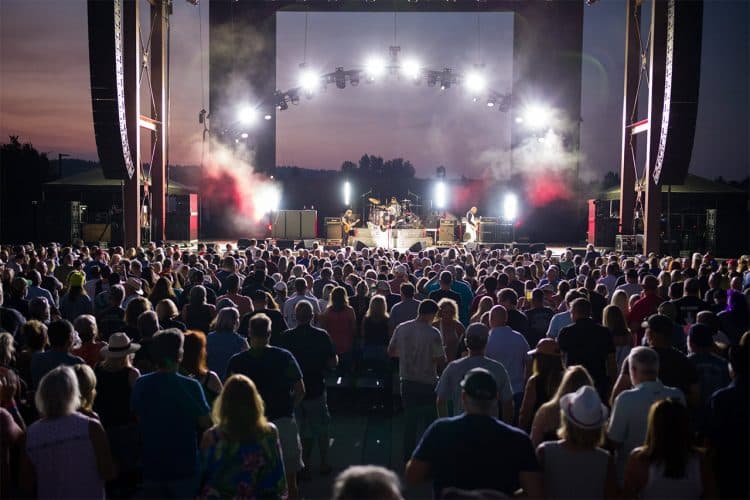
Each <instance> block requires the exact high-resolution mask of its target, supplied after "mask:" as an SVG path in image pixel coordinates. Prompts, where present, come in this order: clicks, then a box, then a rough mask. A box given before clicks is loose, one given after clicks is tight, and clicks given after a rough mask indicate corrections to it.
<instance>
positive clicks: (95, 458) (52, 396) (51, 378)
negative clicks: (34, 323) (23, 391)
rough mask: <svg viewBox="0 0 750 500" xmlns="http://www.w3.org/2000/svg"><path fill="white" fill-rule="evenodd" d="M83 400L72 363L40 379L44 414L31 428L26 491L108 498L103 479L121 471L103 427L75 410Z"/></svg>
mask: <svg viewBox="0 0 750 500" xmlns="http://www.w3.org/2000/svg"><path fill="white" fill-rule="evenodd" d="M80 398H81V393H80V390H79V387H78V380H77V378H76V375H75V373H74V372H73V369H72V368H70V367H69V366H59V367H57V368H55V369H53V370H51V371H50V372H48V373H47V374H46V375H45V376H44V377H42V379H41V381H40V382H39V388H38V389H37V392H36V396H35V402H36V406H37V409H38V410H39V413H40V414H41V416H42V418H41V419H40V420H38V421H36V422H35V423H33V424H32V425H31V426H30V427H29V430H28V434H27V437H26V456H25V457H24V460H23V463H22V473H21V477H22V483H23V484H24V486H25V488H24V489H25V490H26V493H27V494H30V495H34V496H37V497H39V498H104V482H105V481H107V480H110V479H114V478H115V476H116V475H117V468H116V466H115V464H114V462H113V461H112V454H111V452H110V448H109V442H108V440H107V434H106V433H105V432H104V429H103V428H102V425H101V424H100V423H99V422H98V421H97V420H95V419H92V418H89V417H87V416H85V415H83V414H82V413H79V412H77V411H76V410H77V409H78V407H79V406H80V401H81V399H80ZM73 457H74V459H73Z"/></svg>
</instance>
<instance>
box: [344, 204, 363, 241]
mask: <svg viewBox="0 0 750 500" xmlns="http://www.w3.org/2000/svg"><path fill="white" fill-rule="evenodd" d="M358 222H359V219H357V220H354V214H353V213H352V211H351V209H349V210H347V211H346V212H344V216H343V217H341V240H342V241H341V244H342V246H344V247H347V246H349V236H354V226H356V225H357V223H358Z"/></svg>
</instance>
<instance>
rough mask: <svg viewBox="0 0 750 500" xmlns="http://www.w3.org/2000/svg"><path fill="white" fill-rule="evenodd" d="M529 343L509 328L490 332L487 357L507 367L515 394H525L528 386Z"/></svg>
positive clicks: (495, 329) (504, 327)
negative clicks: (524, 391)
mask: <svg viewBox="0 0 750 500" xmlns="http://www.w3.org/2000/svg"><path fill="white" fill-rule="evenodd" d="M529 350H530V349H529V343H528V342H527V341H526V339H525V338H524V336H523V335H521V334H520V333H518V332H517V331H515V330H513V329H512V328H511V327H509V326H500V327H496V328H493V329H492V330H490V338H489V339H488V340H487V350H486V351H485V355H486V356H487V357H488V358H492V359H494V360H495V361H497V362H498V363H500V364H501V365H503V366H504V367H505V369H506V370H507V371H508V376H509V377H510V386H511V388H512V389H513V394H518V393H519V392H523V389H524V387H525V385H526V380H525V379H526V371H525V369H526V360H527V359H528V358H529V355H528V354H527V353H528V352H529Z"/></svg>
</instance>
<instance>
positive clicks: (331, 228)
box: [325, 217, 342, 240]
mask: <svg viewBox="0 0 750 500" xmlns="http://www.w3.org/2000/svg"><path fill="white" fill-rule="evenodd" d="M325 223H326V239H327V240H340V239H341V238H342V227H341V219H339V218H338V217H326V220H325Z"/></svg>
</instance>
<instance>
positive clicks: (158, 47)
mask: <svg viewBox="0 0 750 500" xmlns="http://www.w3.org/2000/svg"><path fill="white" fill-rule="evenodd" d="M167 3H168V2H167V1H166V0H156V1H155V2H153V3H152V4H151V19H152V23H153V33H154V34H153V38H152V40H151V88H152V89H153V92H154V103H155V104H154V106H153V109H152V110H151V117H152V118H153V119H154V120H156V121H158V124H157V127H156V130H155V131H153V132H151V147H152V148H153V149H154V159H153V163H152V165H151V183H152V185H151V196H152V198H151V200H152V201H151V203H152V204H151V208H152V213H151V239H152V240H154V241H159V240H161V241H164V239H165V229H166V226H165V224H166V210H165V202H166V198H165V197H166V195H167V190H166V176H167V168H168V161H169V160H168V158H167V151H168V150H167V138H168V127H169V119H168V117H169V109H168V106H169V94H168V92H169V67H168V66H167V61H168V56H167V39H168V37H169V12H168V5H167Z"/></svg>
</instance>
